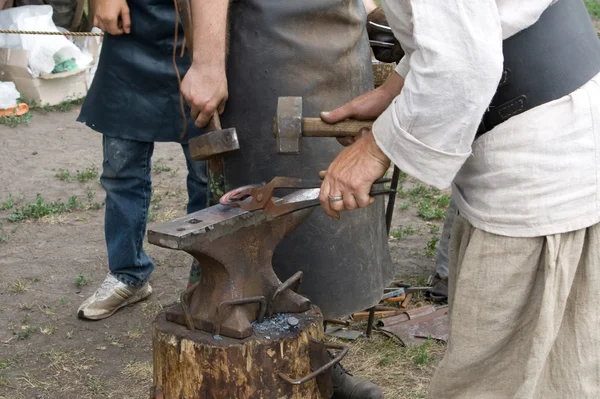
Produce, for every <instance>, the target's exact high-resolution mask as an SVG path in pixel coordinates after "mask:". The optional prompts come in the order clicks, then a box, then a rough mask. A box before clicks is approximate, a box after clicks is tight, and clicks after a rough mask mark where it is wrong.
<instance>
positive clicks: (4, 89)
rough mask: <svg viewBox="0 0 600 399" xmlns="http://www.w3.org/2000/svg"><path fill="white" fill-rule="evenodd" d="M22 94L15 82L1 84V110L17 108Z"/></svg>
mask: <svg viewBox="0 0 600 399" xmlns="http://www.w3.org/2000/svg"><path fill="white" fill-rule="evenodd" d="M19 97H21V93H19V91H18V90H17V88H16V86H15V84H14V83H13V82H0V109H8V108H12V107H16V106H17V102H18V101H19Z"/></svg>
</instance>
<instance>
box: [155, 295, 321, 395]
mask: <svg viewBox="0 0 600 399" xmlns="http://www.w3.org/2000/svg"><path fill="white" fill-rule="evenodd" d="M289 317H294V318H295V320H294V319H290V320H291V323H290V322H288V318H289ZM296 320H297V321H298V323H297V324H296V325H294V324H295V322H296ZM253 327H254V333H253V335H251V336H250V337H248V338H245V339H234V338H228V337H224V336H213V334H211V333H208V332H205V331H201V330H195V331H190V330H188V329H187V328H186V327H184V326H182V325H179V324H175V323H172V322H169V321H167V319H166V317H165V311H164V310H163V311H162V312H161V313H160V314H159V315H158V316H157V317H156V319H155V320H154V323H153V325H152V330H153V333H152V345H153V352H154V387H153V392H154V393H153V394H152V398H153V399H154V398H164V399H183V398H185V399H322V398H323V397H324V396H322V395H321V393H320V390H319V386H318V384H317V381H318V378H314V379H312V380H310V381H307V382H304V383H302V384H300V385H292V384H290V383H289V382H286V381H285V380H284V379H282V378H281V377H280V376H279V373H283V374H286V375H288V376H289V377H290V378H291V379H300V378H302V377H304V376H307V375H308V374H310V373H311V358H310V346H311V345H310V344H311V339H312V340H317V341H323V339H324V331H323V316H322V315H321V312H320V310H319V309H318V308H317V307H314V306H313V307H312V308H311V309H309V310H308V311H306V312H304V313H295V314H279V315H277V314H276V315H274V316H273V317H272V318H268V319H265V320H264V321H263V322H262V323H260V324H258V323H257V322H254V323H253ZM321 389H323V387H321Z"/></svg>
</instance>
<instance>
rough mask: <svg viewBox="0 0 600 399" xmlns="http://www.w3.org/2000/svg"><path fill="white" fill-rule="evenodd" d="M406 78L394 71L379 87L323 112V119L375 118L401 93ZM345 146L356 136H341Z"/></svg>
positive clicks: (335, 121) (325, 120)
mask: <svg viewBox="0 0 600 399" xmlns="http://www.w3.org/2000/svg"><path fill="white" fill-rule="evenodd" d="M403 86H404V79H403V78H402V77H401V76H400V75H398V74H397V73H392V74H391V75H390V77H389V78H388V80H387V81H386V82H385V83H384V84H383V85H381V86H379V87H378V88H376V89H374V90H371V91H369V92H367V93H365V94H363V95H361V96H358V97H356V98H355V99H354V100H352V101H350V102H349V103H347V104H344V105H342V106H341V107H339V108H337V109H334V110H333V111H330V112H321V119H322V120H323V121H324V122H327V123H332V124H333V123H337V122H340V121H343V120H344V119H348V118H353V119H358V120H374V119H376V118H377V117H378V116H379V115H381V114H382V113H383V111H385V110H386V109H387V107H389V105H390V104H391V103H392V101H394V98H396V96H398V94H400V91H402V87H403ZM337 140H338V141H339V143H340V144H341V145H343V146H349V145H350V144H352V143H354V142H355V141H356V138H355V137H352V136H348V137H339V138H338V139H337Z"/></svg>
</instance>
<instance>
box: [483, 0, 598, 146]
mask: <svg viewBox="0 0 600 399" xmlns="http://www.w3.org/2000/svg"><path fill="white" fill-rule="evenodd" d="M503 53H504V74H503V76H502V79H501V80H500V83H499V85H498V90H497V91H496V94H495V95H494V98H493V99H492V102H491V103H490V106H489V109H488V110H487V111H486V113H485V114H484V115H483V118H482V122H481V125H480V126H479V130H478V132H477V136H476V138H478V137H479V136H481V135H482V134H484V133H486V132H488V131H490V130H492V129H493V128H494V127H495V126H497V125H499V124H501V123H502V122H505V121H507V120H508V119H510V118H511V117H513V116H515V115H518V114H521V113H523V112H525V111H527V110H529V109H532V108H534V107H537V106H539V105H542V104H545V103H547V102H550V101H552V100H556V99H558V98H561V97H563V96H566V95H568V94H570V93H572V92H573V91H575V90H577V89H578V88H580V87H581V86H583V85H584V84H585V83H587V82H588V81H589V80H590V79H591V78H592V77H594V76H595V75H596V74H597V73H598V72H600V40H599V39H598V35H597V33H596V30H595V29H594V26H593V25H592V22H591V19H590V16H589V14H588V12H587V9H586V7H585V5H584V3H583V0H559V1H558V2H557V3H555V4H554V5H552V6H550V7H549V8H548V9H547V10H546V11H544V13H543V14H542V15H541V17H540V19H539V20H538V21H537V22H536V23H535V24H533V25H532V26H530V27H529V28H527V29H525V30H523V31H521V32H519V33H517V34H516V35H514V36H512V37H510V38H508V39H506V40H505V41H504V43H503Z"/></svg>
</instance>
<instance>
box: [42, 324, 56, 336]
mask: <svg viewBox="0 0 600 399" xmlns="http://www.w3.org/2000/svg"><path fill="white" fill-rule="evenodd" d="M40 332H41V333H42V334H43V335H54V333H55V332H56V327H51V326H50V327H42V328H40Z"/></svg>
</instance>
